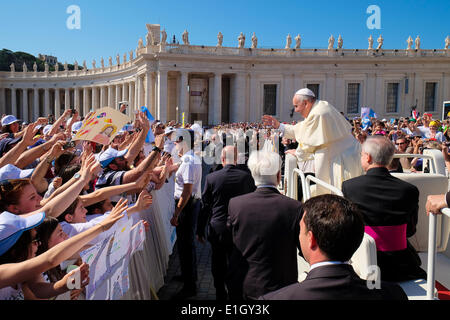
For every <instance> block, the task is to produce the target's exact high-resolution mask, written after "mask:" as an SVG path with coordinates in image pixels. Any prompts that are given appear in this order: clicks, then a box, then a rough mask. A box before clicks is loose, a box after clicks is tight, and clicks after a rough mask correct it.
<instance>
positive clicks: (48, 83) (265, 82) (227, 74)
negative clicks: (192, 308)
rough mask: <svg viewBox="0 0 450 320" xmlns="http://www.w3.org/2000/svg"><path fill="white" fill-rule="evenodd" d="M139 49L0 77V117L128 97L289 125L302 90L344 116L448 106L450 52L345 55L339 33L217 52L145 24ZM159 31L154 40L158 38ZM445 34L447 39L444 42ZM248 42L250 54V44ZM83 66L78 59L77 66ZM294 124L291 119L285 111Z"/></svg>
mask: <svg viewBox="0 0 450 320" xmlns="http://www.w3.org/2000/svg"><path fill="white" fill-rule="evenodd" d="M147 29H148V34H147V36H146V45H144V41H143V40H142V39H140V40H139V42H138V47H137V49H136V50H133V51H130V52H129V53H128V54H126V55H124V56H122V58H121V57H120V56H119V55H117V56H116V57H114V61H115V63H113V62H112V61H113V58H111V57H110V58H109V63H108V65H106V66H105V63H104V61H103V58H102V60H101V65H100V66H97V65H96V63H95V62H93V68H92V69H87V68H86V67H85V68H84V69H83V70H77V69H78V67H77V63H76V64H75V65H76V67H75V70H73V71H69V70H68V68H67V64H66V65H65V68H64V69H65V70H59V71H52V72H50V71H48V68H46V71H45V72H37V71H36V70H35V71H31V72H30V71H27V72H16V71H15V66H13V65H12V66H11V71H10V72H0V112H1V113H5V114H14V115H16V116H18V117H19V118H20V119H23V120H24V121H31V120H34V119H36V118H37V117H39V116H46V115H49V114H54V115H55V116H56V117H59V116H60V114H61V112H62V110H64V109H67V108H70V107H73V108H75V109H77V110H78V111H79V112H80V114H81V115H85V114H87V113H88V112H89V111H90V110H93V109H94V110H95V109H98V108H101V107H105V106H110V107H114V108H117V106H118V103H119V102H121V101H128V102H129V105H130V106H131V108H129V109H131V110H128V112H129V115H133V110H136V109H138V108H139V107H140V106H144V105H145V106H147V107H148V109H149V110H150V111H151V113H152V114H153V115H154V116H155V118H157V119H160V120H162V121H167V120H177V121H181V118H182V114H183V113H185V116H186V121H188V122H193V121H196V120H197V121H199V120H201V121H202V122H203V123H204V124H210V125H212V124H219V123H221V122H241V121H260V119H261V117H262V115H263V114H272V115H275V116H276V117H278V118H279V119H280V120H282V121H290V120H292V118H290V113H291V109H292V97H293V94H294V93H295V92H296V91H297V90H298V89H300V88H303V87H309V88H310V89H312V90H313V91H314V92H315V93H316V94H317V95H318V97H319V99H323V100H327V101H329V102H330V103H332V104H333V105H334V106H335V107H336V108H337V109H339V110H340V111H342V112H344V113H345V114H346V115H347V116H348V117H354V116H358V115H359V114H360V111H361V108H362V107H365V106H367V107H371V108H372V109H373V110H374V111H375V112H376V113H377V114H378V117H383V118H398V117H403V116H409V115H410V114H411V107H413V106H416V107H417V110H418V111H419V112H421V113H424V112H429V113H431V114H433V117H434V118H441V116H442V104H443V101H448V100H450V49H449V48H448V44H447V43H446V48H445V49H435V50H422V49H420V39H418V38H417V39H416V47H415V48H413V47H412V46H411V45H410V44H408V47H407V48H406V49H398V50H385V49H383V48H382V42H383V39H382V37H381V36H380V38H379V39H378V47H377V48H373V38H372V37H370V38H369V48H368V49H345V48H344V46H343V40H342V37H339V41H338V44H337V46H336V47H335V46H334V37H333V36H331V37H330V39H329V43H328V48H327V49H302V48H301V47H300V42H301V37H300V35H298V36H297V37H296V38H295V40H296V45H295V48H291V42H292V38H291V37H290V35H288V38H287V43H286V47H285V48H284V49H265V48H257V46H255V45H254V42H253V44H248V43H247V47H245V37H244V39H242V38H241V37H239V40H238V38H236V47H223V46H222V41H223V35H222V34H221V33H219V35H218V44H217V46H215V47H212V46H202V45H191V44H190V43H189V40H188V33H187V31H185V32H184V33H183V37H182V38H183V43H182V44H178V43H177V44H175V43H167V42H166V39H167V34H166V33H165V30H163V31H162V32H161V28H160V26H159V25H147ZM161 35H162V36H161ZM447 40H448V38H447V39H446V42H447ZM249 45H252V47H253V48H250V47H249ZM83 66H86V63H83ZM293 119H294V120H298V115H294V118H293Z"/></svg>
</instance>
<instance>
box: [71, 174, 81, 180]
mask: <svg viewBox="0 0 450 320" xmlns="http://www.w3.org/2000/svg"><path fill="white" fill-rule="evenodd" d="M73 178H74V179H75V180H78V179H80V178H81V174H80V173H79V172H77V173H75V175H74V176H73Z"/></svg>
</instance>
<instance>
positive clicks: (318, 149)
mask: <svg viewBox="0 0 450 320" xmlns="http://www.w3.org/2000/svg"><path fill="white" fill-rule="evenodd" d="M293 104H294V107H295V112H298V113H300V114H301V115H302V116H303V118H304V120H303V121H301V122H299V123H297V124H296V125H284V124H282V123H280V122H279V121H278V120H276V119H275V118H274V117H272V116H268V115H265V116H263V123H264V124H265V125H269V126H272V127H274V128H275V129H278V128H279V129H280V131H281V133H282V135H283V136H284V137H285V138H287V139H295V140H296V141H297V142H298V148H297V150H296V152H295V155H296V156H297V160H298V167H299V168H300V170H302V171H304V172H305V173H307V172H311V173H314V174H315V176H316V177H317V178H319V179H320V180H322V181H324V182H326V183H329V184H331V185H333V186H335V187H336V188H338V189H341V186H342V182H343V181H345V180H348V179H351V178H354V177H358V176H360V175H362V174H363V170H362V167H361V160H360V159H361V145H360V143H359V142H358V141H357V140H356V139H355V138H354V137H353V135H352V127H351V125H350V123H349V122H348V121H347V119H345V117H344V116H343V115H342V114H341V113H340V112H339V111H338V110H336V108H335V107H333V106H332V105H331V104H329V103H328V102H326V101H321V100H317V99H316V97H315V95H314V93H313V92H312V91H311V90H309V89H301V90H299V91H297V93H296V94H295V96H294V98H293ZM323 193H326V190H324V189H321V190H316V192H314V195H319V194H323Z"/></svg>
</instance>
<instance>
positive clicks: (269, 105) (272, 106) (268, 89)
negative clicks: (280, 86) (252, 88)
mask: <svg viewBox="0 0 450 320" xmlns="http://www.w3.org/2000/svg"><path fill="white" fill-rule="evenodd" d="M264 114H268V115H271V116H275V115H276V114H277V85H276V84H265V85H264Z"/></svg>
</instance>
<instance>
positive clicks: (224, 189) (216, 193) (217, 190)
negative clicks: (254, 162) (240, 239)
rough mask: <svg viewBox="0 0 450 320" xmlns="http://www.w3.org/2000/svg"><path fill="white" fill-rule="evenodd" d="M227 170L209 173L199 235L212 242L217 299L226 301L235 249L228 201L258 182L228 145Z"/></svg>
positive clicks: (224, 156) (224, 160)
mask: <svg viewBox="0 0 450 320" xmlns="http://www.w3.org/2000/svg"><path fill="white" fill-rule="evenodd" d="M221 161H222V165H223V169H221V170H219V171H215V172H213V173H210V174H208V175H207V176H206V181H205V187H204V189H203V194H202V208H201V211H200V214H199V217H198V222H197V238H198V240H199V241H200V242H202V243H204V241H205V231H206V230H205V229H207V238H208V241H209V242H210V243H211V249H212V257H211V260H212V263H211V271H212V274H213V277H214V286H215V287H216V298H217V300H226V299H227V291H226V289H225V275H226V273H227V270H228V260H229V257H230V254H231V249H232V244H233V243H232V238H231V233H230V231H229V230H228V228H227V219H228V203H229V201H230V199H231V198H234V197H237V196H240V195H243V194H247V193H250V192H253V191H255V189H256V187H255V181H254V180H253V178H252V175H251V174H250V171H248V170H243V169H241V168H239V167H238V166H237V165H236V164H237V149H236V147H234V146H227V147H225V148H223V150H222V156H221Z"/></svg>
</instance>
